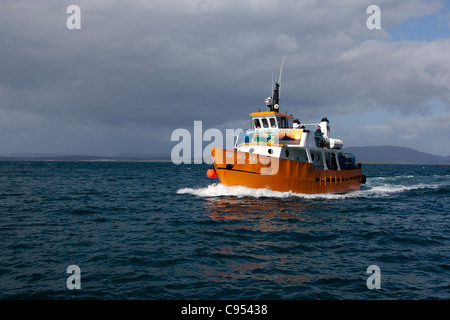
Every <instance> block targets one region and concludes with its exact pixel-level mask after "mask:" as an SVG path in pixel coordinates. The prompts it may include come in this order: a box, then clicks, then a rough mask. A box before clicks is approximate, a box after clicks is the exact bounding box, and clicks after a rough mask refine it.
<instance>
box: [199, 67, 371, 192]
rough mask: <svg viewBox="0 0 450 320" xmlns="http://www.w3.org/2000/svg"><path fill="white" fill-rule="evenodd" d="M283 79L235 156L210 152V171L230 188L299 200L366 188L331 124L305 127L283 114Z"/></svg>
mask: <svg viewBox="0 0 450 320" xmlns="http://www.w3.org/2000/svg"><path fill="white" fill-rule="evenodd" d="M280 83H281V71H280V78H279V80H277V81H276V83H275V87H274V90H273V95H272V97H268V98H267V99H265V105H266V107H267V108H268V109H267V110H266V111H261V110H260V109H258V110H257V111H256V112H253V113H251V114H250V117H251V127H250V128H249V129H247V130H245V131H242V132H241V133H240V134H239V136H238V138H237V139H236V143H235V145H234V149H233V150H227V149H222V148H213V149H211V156H212V160H213V166H212V168H210V169H209V170H208V171H207V175H208V177H210V178H218V179H219V182H220V183H221V184H223V185H226V186H244V187H247V188H257V189H259V188H266V189H270V190H273V191H280V192H292V193H300V194H322V193H347V192H351V191H357V190H360V188H361V184H364V183H365V182H366V177H365V175H364V174H363V173H362V168H361V163H357V162H356V159H355V157H354V155H353V154H351V153H345V152H343V151H342V147H343V142H342V140H340V139H336V138H332V137H330V133H331V130H330V121H329V120H328V118H326V117H324V118H322V119H321V121H320V122H318V123H309V124H302V123H300V121H299V120H298V119H294V117H293V116H292V115H288V114H285V113H281V112H280V106H279V102H280Z"/></svg>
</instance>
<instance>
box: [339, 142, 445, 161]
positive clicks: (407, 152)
mask: <svg viewBox="0 0 450 320" xmlns="http://www.w3.org/2000/svg"><path fill="white" fill-rule="evenodd" d="M343 151H344V152H349V153H353V155H354V156H355V158H356V161H363V162H387V163H404V164H407V163H411V164H450V156H448V157H442V156H438V155H434V154H430V153H425V152H420V151H417V150H414V149H412V148H406V147H397V146H372V147H349V148H344V150H343Z"/></svg>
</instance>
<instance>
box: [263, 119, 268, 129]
mask: <svg viewBox="0 0 450 320" xmlns="http://www.w3.org/2000/svg"><path fill="white" fill-rule="evenodd" d="M262 124H263V127H264V128H268V127H269V122H267V119H266V118H263V119H262Z"/></svg>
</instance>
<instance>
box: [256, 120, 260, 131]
mask: <svg viewBox="0 0 450 320" xmlns="http://www.w3.org/2000/svg"><path fill="white" fill-rule="evenodd" d="M260 128H261V123H260V122H259V119H255V129H260Z"/></svg>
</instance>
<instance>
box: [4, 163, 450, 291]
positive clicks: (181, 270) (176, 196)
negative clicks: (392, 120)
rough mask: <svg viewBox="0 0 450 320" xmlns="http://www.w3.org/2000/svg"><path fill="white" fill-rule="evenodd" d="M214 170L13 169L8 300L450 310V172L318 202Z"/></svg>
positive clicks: (420, 169) (377, 168)
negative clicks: (392, 305) (390, 305)
mask: <svg viewBox="0 0 450 320" xmlns="http://www.w3.org/2000/svg"><path fill="white" fill-rule="evenodd" d="M208 168H209V166H208V165H206V164H204V165H196V164H192V165H187V164H182V165H175V164H172V163H170V162H166V163H164V162H160V163H155V162H51V161H49V162H33V161H31V162H26V161H11V162H6V161H4V162H0V210H1V211H0V240H1V244H0V299H51V300H53V299H136V300H141V299H146V300H179V299H181V300H184V299H190V300H196V299H202V300H204V299H206V300H215V299H227V300H240V299H245V300H254V299H265V300H303V299H308V300H310V299H318V300H325V299H327V300H329V299H338V300H341V299H352V300H353V299H356V300H372V299H400V300H411V299H439V300H440V299H450V215H449V212H450V197H449V196H450V166H444V165H443V166H434V165H381V164H366V165H363V172H364V174H365V175H366V176H367V183H366V184H365V185H363V187H362V189H361V191H358V192H354V193H348V194H339V195H309V196H304V195H296V194H290V193H279V192H272V191H268V190H250V189H246V188H241V187H235V188H230V187H224V186H222V185H220V184H218V182H217V179H208V178H207V177H206V170H207V169H208ZM71 265H76V266H78V267H79V270H80V274H79V277H78V283H79V284H80V289H76V288H75V289H72V290H70V289H69V288H68V286H67V282H68V279H69V277H71V275H72V274H71V273H70V272H69V273H68V272H67V268H68V267H69V266H71ZM372 265H375V266H377V267H378V268H379V272H378V278H377V279H378V280H379V282H378V283H379V288H372V289H369V287H368V283H367V282H368V281H367V280H368V279H369V277H371V276H372V273H370V272H369V273H367V269H368V267H369V266H372Z"/></svg>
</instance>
